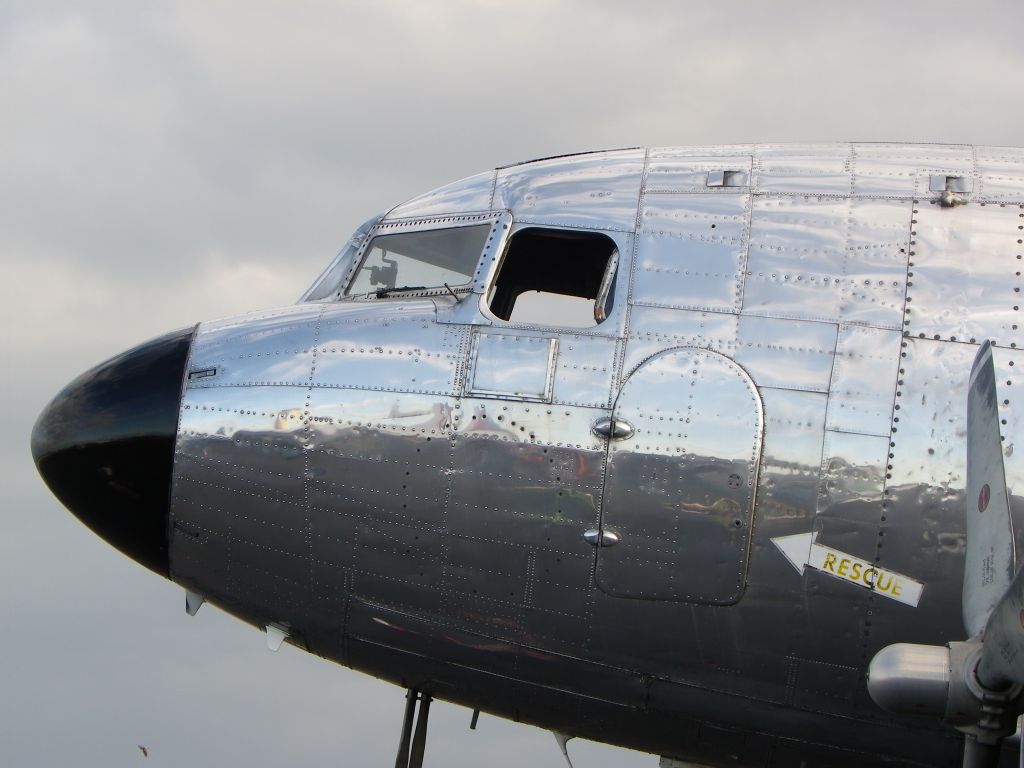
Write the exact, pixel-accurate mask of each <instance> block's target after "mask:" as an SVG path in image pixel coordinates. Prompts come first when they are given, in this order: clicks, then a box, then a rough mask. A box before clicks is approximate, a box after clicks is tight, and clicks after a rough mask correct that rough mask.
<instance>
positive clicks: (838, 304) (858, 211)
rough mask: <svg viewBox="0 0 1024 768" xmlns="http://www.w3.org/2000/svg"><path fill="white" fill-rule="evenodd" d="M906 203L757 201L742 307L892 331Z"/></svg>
mask: <svg viewBox="0 0 1024 768" xmlns="http://www.w3.org/2000/svg"><path fill="white" fill-rule="evenodd" d="M911 210H912V209H911V203H910V202H909V201H906V202H904V201H889V200H852V199H837V198H817V197H758V198H756V199H755V202H754V211H753V217H752V222H751V232H750V255H749V257H748V260H747V275H746V286H745V289H744V297H743V309H744V310H745V311H749V312H753V313H755V314H762V313H763V314H768V315H772V316H782V317H793V318H804V319H809V320H825V321H833V322H834V321H848V322H858V323H864V324H870V325H878V326H883V327H890V328H899V327H901V323H902V320H903V294H904V290H905V282H906V265H907V259H908V248H909V227H910V217H911Z"/></svg>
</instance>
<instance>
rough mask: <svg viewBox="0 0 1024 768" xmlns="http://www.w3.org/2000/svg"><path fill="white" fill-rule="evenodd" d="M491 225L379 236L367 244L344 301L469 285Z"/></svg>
mask: <svg viewBox="0 0 1024 768" xmlns="http://www.w3.org/2000/svg"><path fill="white" fill-rule="evenodd" d="M490 231H491V224H476V225H473V226H467V227H452V228H449V229H429V230H420V231H414V232H399V233H395V234H391V235H378V236H377V237H375V238H373V240H371V241H370V244H369V245H368V246H367V248H366V252H365V254H364V256H363V261H362V263H361V264H360V265H359V271H358V272H357V273H356V275H355V277H354V278H353V279H352V282H351V284H350V285H349V287H348V290H346V291H345V294H346V295H347V296H357V295H362V294H371V293H376V294H377V296H379V297H383V296H386V295H387V294H388V293H390V292H392V291H411V290H426V289H431V288H445V287H447V288H449V289H451V288H456V287H459V286H465V285H467V284H469V283H471V282H472V281H473V276H474V274H475V273H476V266H477V262H478V261H479V260H480V254H481V253H482V252H483V249H484V245H485V244H486V243H487V238H488V235H489V234H490Z"/></svg>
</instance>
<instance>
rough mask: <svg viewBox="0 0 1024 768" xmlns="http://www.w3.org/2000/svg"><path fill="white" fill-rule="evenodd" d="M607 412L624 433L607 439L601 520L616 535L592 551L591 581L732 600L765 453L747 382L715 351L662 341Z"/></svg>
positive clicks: (628, 590)
mask: <svg viewBox="0 0 1024 768" xmlns="http://www.w3.org/2000/svg"><path fill="white" fill-rule="evenodd" d="M614 419H615V422H616V423H617V424H620V425H621V424H622V423H623V422H625V423H626V424H627V425H628V428H626V429H620V430H618V432H619V433H620V434H627V435H628V436H627V437H622V438H619V439H615V438H612V439H610V441H609V446H608V470H607V479H606V485H605V495H604V503H603V508H602V526H603V530H604V531H605V532H611V533H614V534H615V535H616V536H617V537H618V541H617V543H615V544H614V546H602V547H600V548H599V549H598V557H597V581H598V585H599V586H600V587H601V589H602V590H604V591H605V592H607V593H609V594H611V595H615V596H617V597H627V598H635V599H641V600H679V601H685V602H694V603H710V604H716V605H723V604H729V603H734V602H736V601H737V600H738V599H739V598H740V596H741V595H742V593H743V588H744V583H745V579H746V570H747V554H748V550H749V542H750V533H751V526H752V524H753V508H754V490H755V488H756V487H757V468H758V464H759V462H760V452H761V435H762V425H763V408H762V404H761V398H760V395H759V394H758V391H757V388H756V387H755V386H754V383H753V382H752V381H751V379H750V377H749V376H748V375H747V373H746V372H745V371H744V370H743V369H742V368H740V366H739V365H737V364H736V363H735V362H733V361H732V360H730V359H729V358H727V357H724V356H722V355H719V354H717V353H715V352H711V351H709V350H706V349H697V348H680V349H674V350H669V351H666V352H662V353H660V354H658V355H655V356H654V357H652V358H650V359H649V360H647V361H646V362H644V363H643V364H642V365H640V366H639V367H638V368H637V369H636V370H635V371H634V372H633V373H632V374H631V375H630V376H629V378H628V379H627V380H626V383H625V384H624V385H623V387H622V389H621V390H620V392H619V395H618V398H617V399H616V401H615V407H614ZM630 428H631V429H630ZM606 540H607V537H606Z"/></svg>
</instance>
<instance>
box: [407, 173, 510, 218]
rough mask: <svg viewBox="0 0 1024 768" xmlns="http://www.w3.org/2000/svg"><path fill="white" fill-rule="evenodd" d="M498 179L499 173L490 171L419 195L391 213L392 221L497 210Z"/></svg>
mask: <svg viewBox="0 0 1024 768" xmlns="http://www.w3.org/2000/svg"><path fill="white" fill-rule="evenodd" d="M494 176H495V171H486V172H484V173H478V174H476V175H474V176H469V177H467V178H465V179H460V180H459V181H456V182H453V183H451V184H445V185H444V186H443V187H438V188H437V189H434V190H432V191H430V192H427V193H426V194H423V195H417V196H416V197H414V198H412V199H411V200H409V201H407V202H404V203H402V204H401V205H398V206H396V207H395V208H393V209H391V210H390V211H389V212H388V219H402V218H410V217H415V216H436V215H438V214H446V213H468V212H471V211H488V210H490V209H491V208H492V207H493V206H492V205H491V195H492V193H493V191H494Z"/></svg>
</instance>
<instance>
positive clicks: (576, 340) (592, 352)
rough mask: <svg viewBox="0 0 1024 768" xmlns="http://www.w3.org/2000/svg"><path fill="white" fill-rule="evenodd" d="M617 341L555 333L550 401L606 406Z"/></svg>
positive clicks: (615, 358) (612, 375)
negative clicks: (553, 368)
mask: <svg viewBox="0 0 1024 768" xmlns="http://www.w3.org/2000/svg"><path fill="white" fill-rule="evenodd" d="M620 344H621V342H620V341H619V340H618V339H609V338H603V337H599V336H583V335H580V334H562V335H561V336H559V339H558V362H557V365H556V368H555V377H554V397H553V399H552V402H553V403H555V404H556V405H572V406H583V407H588V408H610V407H611V400H612V387H613V385H614V382H615V366H616V362H617V361H618V359H619V347H620Z"/></svg>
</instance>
